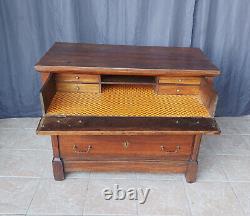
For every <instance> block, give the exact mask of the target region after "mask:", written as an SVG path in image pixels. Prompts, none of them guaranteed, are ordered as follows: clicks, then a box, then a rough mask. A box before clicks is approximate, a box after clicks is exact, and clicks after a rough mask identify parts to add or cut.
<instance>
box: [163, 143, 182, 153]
mask: <svg viewBox="0 0 250 216" xmlns="http://www.w3.org/2000/svg"><path fill="white" fill-rule="evenodd" d="M180 149H181V147H180V146H179V145H177V146H176V148H175V150H173V151H171V150H167V149H166V148H165V146H163V145H161V151H164V152H166V153H177V152H179V150H180Z"/></svg>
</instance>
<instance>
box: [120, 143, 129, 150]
mask: <svg viewBox="0 0 250 216" xmlns="http://www.w3.org/2000/svg"><path fill="white" fill-rule="evenodd" d="M122 145H123V147H124V148H125V149H127V148H128V145H129V142H128V141H124V142H123V143H122Z"/></svg>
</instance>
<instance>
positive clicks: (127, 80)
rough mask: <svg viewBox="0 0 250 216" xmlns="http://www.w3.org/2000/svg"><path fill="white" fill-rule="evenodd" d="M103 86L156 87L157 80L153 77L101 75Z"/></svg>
mask: <svg viewBox="0 0 250 216" xmlns="http://www.w3.org/2000/svg"><path fill="white" fill-rule="evenodd" d="M101 84H102V85H105V84H114V85H123V84H126V85H156V78H155V77H153V76H124V75H101Z"/></svg>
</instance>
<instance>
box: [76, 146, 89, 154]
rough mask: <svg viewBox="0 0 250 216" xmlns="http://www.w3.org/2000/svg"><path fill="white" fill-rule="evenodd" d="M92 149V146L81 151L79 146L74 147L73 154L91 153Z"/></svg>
mask: <svg viewBox="0 0 250 216" xmlns="http://www.w3.org/2000/svg"><path fill="white" fill-rule="evenodd" d="M91 149H92V146H91V145H88V147H87V148H86V149H85V150H79V149H78V147H77V145H74V146H73V152H74V153H77V154H82V153H89V152H90V150H91Z"/></svg>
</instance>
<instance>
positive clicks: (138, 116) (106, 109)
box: [35, 43, 220, 182]
mask: <svg viewBox="0 0 250 216" xmlns="http://www.w3.org/2000/svg"><path fill="white" fill-rule="evenodd" d="M35 69H36V70H37V71H39V72H40V73H41V78H42V82H43V86H42V88H41V92H40V97H41V104H42V110H43V116H42V118H41V121H40V123H39V125H38V128H37V133H38V134H39V135H50V136H51V141H52V147H53V154H54V157H53V160H52V166H53V172H54V177H55V180H63V179H64V177H65V172H72V171H136V172H175V173H177V172H178V173H179V172H182V173H185V176H186V180H187V182H194V181H195V179H196V173H197V168H198V162H197V159H198V153H199V147H200V141H201V138H202V135H203V134H211V135H213V134H219V133H220V130H219V128H218V126H217V124H216V122H215V119H214V112H215V106H216V101H217V94H216V92H215V91H214V89H213V78H214V77H215V76H217V75H219V70H218V69H217V68H216V67H215V66H214V65H213V64H212V63H211V62H210V61H209V60H208V59H207V58H206V56H205V55H204V54H203V53H202V52H201V50H199V49H196V48H168V47H153V46H122V45H94V44H77V43H55V44H54V45H53V46H52V47H51V48H50V49H49V51H48V52H47V53H46V54H45V55H44V56H43V57H42V58H41V60H40V61H39V62H38V63H37V64H36V66H35Z"/></svg>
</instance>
